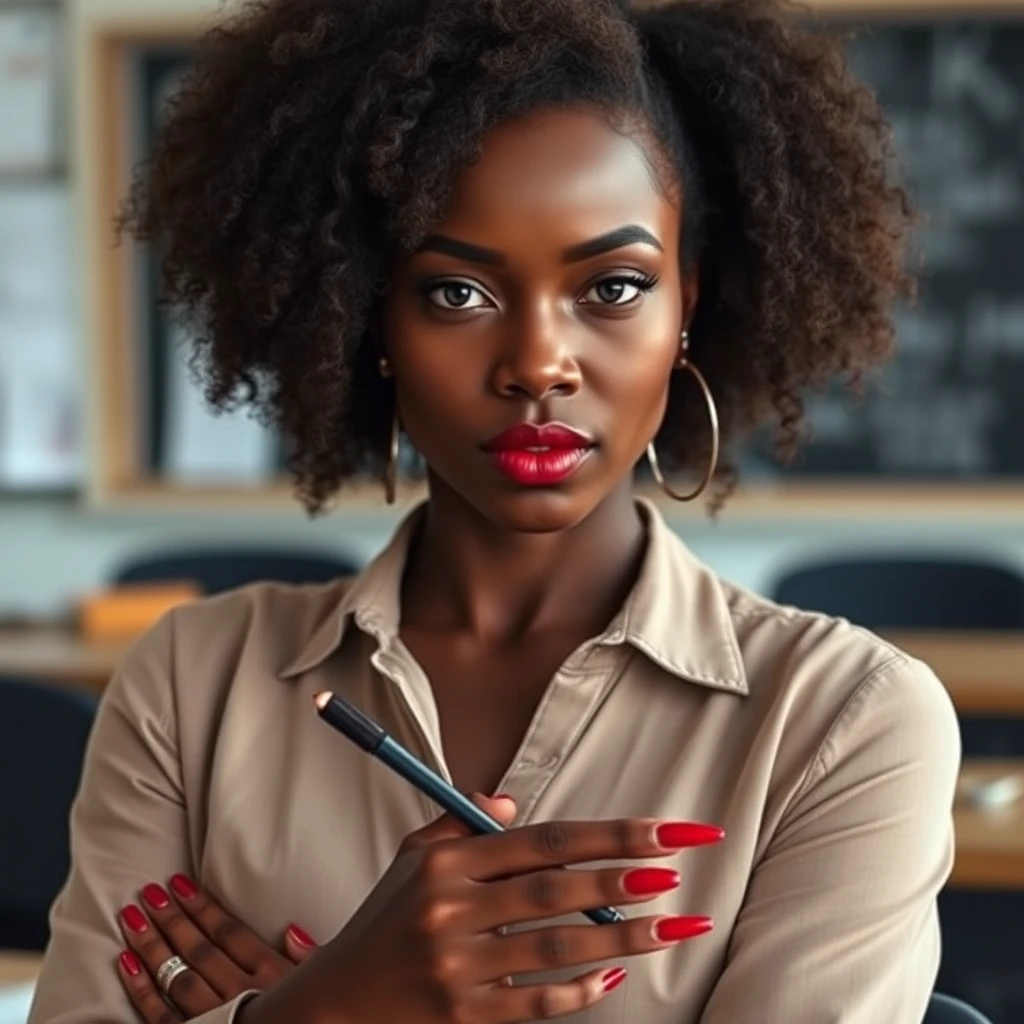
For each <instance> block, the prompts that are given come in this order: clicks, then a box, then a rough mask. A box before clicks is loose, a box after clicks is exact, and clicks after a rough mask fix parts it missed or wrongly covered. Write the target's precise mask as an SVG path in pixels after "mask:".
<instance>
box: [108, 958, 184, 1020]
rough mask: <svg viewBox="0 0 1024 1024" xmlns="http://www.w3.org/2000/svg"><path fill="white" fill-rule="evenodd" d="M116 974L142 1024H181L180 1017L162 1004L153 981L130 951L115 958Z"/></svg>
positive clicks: (162, 1001)
mask: <svg viewBox="0 0 1024 1024" xmlns="http://www.w3.org/2000/svg"><path fill="white" fill-rule="evenodd" d="M117 973H118V977H120V979H121V984H122V985H124V988H125V991H126V992H127V993H128V998H129V1000H130V1001H131V1004H132V1006H134V1007H135V1012H136V1013H137V1014H138V1015H139V1016H140V1017H141V1018H142V1020H143V1024H183V1022H182V1018H181V1016H180V1015H179V1014H177V1013H175V1012H174V1010H172V1009H171V1008H170V1007H169V1006H168V1005H167V1004H166V1003H165V1002H164V1000H163V996H161V995H160V993H159V992H158V991H157V988H156V985H154V984H153V979H152V978H151V977H150V976H149V974H147V973H146V971H145V970H144V969H143V966H142V961H141V960H139V958H138V957H137V956H136V955H135V954H134V953H133V952H132V951H131V950H130V949H126V950H125V951H124V952H123V953H122V954H121V955H120V956H119V957H118V958H117Z"/></svg>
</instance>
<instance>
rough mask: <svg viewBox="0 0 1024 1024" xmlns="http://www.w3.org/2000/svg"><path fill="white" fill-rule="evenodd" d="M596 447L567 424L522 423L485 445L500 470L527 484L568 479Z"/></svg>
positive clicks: (528, 485)
mask: <svg viewBox="0 0 1024 1024" xmlns="http://www.w3.org/2000/svg"><path fill="white" fill-rule="evenodd" d="M593 447H594V442H593V439H592V438H590V437H589V436H588V435H586V434H583V433H580V431H578V430H573V429H572V427H567V426H566V425H565V424H564V423H542V424H540V425H537V424H535V423H520V424H519V425H518V426H515V427H511V428H510V429H508V430H506V431H504V432H503V433H501V434H498V436H497V437H492V438H491V440H490V441H488V442H487V443H486V444H485V445H484V451H486V452H488V453H489V454H490V456H491V458H492V459H493V460H494V464H495V465H496V466H497V468H498V471H499V472H500V473H503V474H504V475H505V476H507V477H508V478H509V479H510V480H511V481H513V483H517V484H519V485H520V486H523V487H553V486H554V485H555V484H560V483H561V482H562V481H563V480H567V479H568V478H569V477H570V476H572V474H573V473H575V472H576V470H577V469H578V468H579V465H580V463H582V462H583V460H584V459H585V458H586V457H587V455H588V454H589V452H590V450H591V449H592V448H593Z"/></svg>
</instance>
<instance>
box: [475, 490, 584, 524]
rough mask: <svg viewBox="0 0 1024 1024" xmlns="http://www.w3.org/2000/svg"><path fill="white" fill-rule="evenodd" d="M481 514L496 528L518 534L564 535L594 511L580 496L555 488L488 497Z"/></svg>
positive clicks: (480, 506) (481, 504)
mask: <svg viewBox="0 0 1024 1024" xmlns="http://www.w3.org/2000/svg"><path fill="white" fill-rule="evenodd" d="M477 509H478V511H479V512H480V513H481V514H482V515H484V516H485V517H486V518H487V519H489V520H490V521H491V522H492V523H494V525H495V526H499V527H501V528H502V529H504V530H510V531H512V532H515V533H560V532H561V531H563V530H571V529H572V528H573V527H574V526H578V525H579V524H580V523H581V522H582V521H583V520H584V519H586V518H587V516H588V515H590V513H591V512H593V511H594V505H593V503H592V502H588V501H586V500H585V499H584V498H583V495H581V494H580V493H578V492H577V493H575V494H573V493H571V491H570V490H569V489H561V488H554V487H544V488H536V489H530V490H526V489H523V490H518V491H515V492H509V493H506V494H502V495H497V494H494V495H488V496H487V498H486V499H485V501H484V502H481V503H480V504H479V505H477Z"/></svg>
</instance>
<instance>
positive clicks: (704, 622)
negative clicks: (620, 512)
mask: <svg viewBox="0 0 1024 1024" xmlns="http://www.w3.org/2000/svg"><path fill="white" fill-rule="evenodd" d="M637 504H638V506H639V507H640V510H641V512H642V514H643V515H644V518H645V520H646V522H647V527H648V543H647V552H646V554H645V556H644V561H643V565H642V567H641V570H640V576H639V578H638V579H637V582H636V584H635V585H634V587H633V590H632V591H631V592H630V594H629V597H627V599H626V602H625V604H624V605H623V606H622V609H621V610H620V611H619V613H618V615H616V617H615V618H614V619H613V620H612V622H611V623H610V624H609V626H608V628H607V629H606V630H605V631H604V633H603V634H602V635H601V636H600V637H599V638H598V643H603V644H622V643H628V644H630V645H631V646H633V647H635V648H636V649H637V650H638V651H640V652H641V653H642V654H643V655H644V656H645V657H647V658H648V659H649V660H650V661H652V662H653V663H654V664H656V665H658V666H660V667H661V668H663V669H665V671H667V672H670V673H671V674H672V675H674V676H677V677H678V678H680V679H683V680H686V681H688V682H692V683H698V684H700V685H703V686H708V687H712V688H714V689H720V690H727V691H730V692H732V693H737V694H742V695H744V696H745V695H746V694H747V693H748V688H747V679H746V674H745V672H744V670H743V659H742V657H741V655H740V648H739V641H738V640H737V637H736V631H735V628H734V626H733V621H732V615H731V613H730V608H729V604H728V600H727V598H726V595H725V593H724V591H723V588H722V584H721V582H720V581H719V579H718V577H717V576H716V575H715V574H714V573H713V572H712V571H711V570H710V569H709V568H708V567H707V566H705V565H704V564H703V563H701V562H700V561H699V560H698V559H697V558H695V557H694V556H693V554H691V552H690V551H689V549H688V548H687V547H686V545H685V544H683V542H682V541H681V540H680V538H679V537H678V536H677V535H676V534H675V533H674V532H673V531H672V530H671V529H670V528H669V527H668V525H667V524H666V523H665V521H664V519H663V518H662V517H661V514H660V512H659V511H658V509H657V508H656V507H655V506H654V504H653V503H651V502H650V501H647V500H646V499H642V498H641V499H637ZM422 510H423V506H422V505H421V506H419V507H417V508H416V509H413V511H412V512H411V513H409V515H407V516H406V518H405V519H404V520H403V521H402V523H401V524H400V525H399V527H398V530H397V531H396V532H395V534H394V536H393V537H392V539H391V541H390V543H389V544H388V545H387V547H385V548H384V550H383V551H381V553H380V554H379V555H377V557H376V558H374V559H373V560H372V561H371V562H370V563H369V565H367V567H366V568H365V569H364V570H363V571H362V572H361V573H360V574H359V576H357V577H356V579H355V580H354V581H353V583H352V585H351V586H350V587H349V588H348V589H347V590H346V591H345V593H344V594H343V595H342V596H341V598H340V600H339V602H338V605H337V607H336V609H335V610H334V611H333V612H332V613H331V614H330V615H328V616H327V617H326V618H325V619H324V620H322V621H321V623H320V625H319V626H318V627H317V628H316V629H315V630H314V631H313V633H312V634H311V635H310V636H309V637H308V638H306V640H305V642H304V643H303V644H302V646H301V648H300V650H299V651H298V653H297V655H296V656H295V657H294V658H292V659H291V660H290V661H289V662H288V663H287V664H286V665H285V666H284V668H283V669H282V670H281V673H280V675H281V677H282V678H284V679H288V678H291V677H294V676H297V675H300V674H301V673H303V672H306V671H308V670H309V669H312V668H314V667H315V666H317V665H319V664H320V663H321V662H323V661H324V660H325V659H326V658H328V657H329V656H330V655H331V654H332V653H333V652H334V651H335V650H336V649H337V648H338V647H339V646H340V644H341V641H342V639H343V637H344V635H345V631H346V630H347V629H348V627H349V625H350V624H351V623H353V622H354V623H355V625H356V626H357V627H358V628H359V629H361V630H362V631H363V632H364V633H367V634H369V635H371V636H373V637H374V638H375V639H376V640H377V642H378V644H380V646H381V647H384V648H387V647H388V646H389V645H390V644H391V643H392V642H393V640H394V639H395V637H396V636H397V633H398V624H399V618H400V610H399V596H400V592H401V582H402V572H403V569H404V567H405V560H406V556H407V554H408V550H409V545H410V543H411V541H412V537H413V534H414V532H415V529H416V526H417V522H418V520H419V517H420V514H421V512H422Z"/></svg>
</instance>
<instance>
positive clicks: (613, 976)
mask: <svg viewBox="0 0 1024 1024" xmlns="http://www.w3.org/2000/svg"><path fill="white" fill-rule="evenodd" d="M628 973H629V972H628V971H627V970H626V968H625V967H613V968H612V969H611V970H610V971H605V973H604V974H603V975H602V976H601V988H603V989H604V990H605V992H611V990H612V989H613V988H618V987H619V986H620V985H621V984H622V983H623V982H624V981H625V980H626V975H627V974H628Z"/></svg>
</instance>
